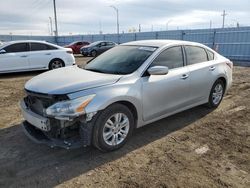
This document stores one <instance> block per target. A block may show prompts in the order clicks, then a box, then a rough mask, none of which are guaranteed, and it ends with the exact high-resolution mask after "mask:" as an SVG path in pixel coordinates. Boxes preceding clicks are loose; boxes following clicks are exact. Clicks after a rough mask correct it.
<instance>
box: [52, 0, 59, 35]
mask: <svg viewBox="0 0 250 188" xmlns="http://www.w3.org/2000/svg"><path fill="white" fill-rule="evenodd" d="M53 6H54V16H55V29H56V30H55V36H56V37H58V28H57V15H56V0H53Z"/></svg>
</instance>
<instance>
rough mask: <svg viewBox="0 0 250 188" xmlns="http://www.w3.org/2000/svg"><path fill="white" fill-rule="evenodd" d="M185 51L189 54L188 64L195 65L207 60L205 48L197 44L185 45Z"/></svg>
mask: <svg viewBox="0 0 250 188" xmlns="http://www.w3.org/2000/svg"><path fill="white" fill-rule="evenodd" d="M185 51H186V55H187V64H188V65H193V64H196V63H201V62H204V61H207V60H208V58H207V53H206V51H205V49H203V48H201V47H197V46H185Z"/></svg>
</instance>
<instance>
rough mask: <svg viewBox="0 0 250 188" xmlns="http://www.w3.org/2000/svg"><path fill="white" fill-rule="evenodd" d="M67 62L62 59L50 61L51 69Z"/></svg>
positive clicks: (62, 65)
mask: <svg viewBox="0 0 250 188" xmlns="http://www.w3.org/2000/svg"><path fill="white" fill-rule="evenodd" d="M64 66H65V64H64V62H63V61H62V60H61V59H54V60H52V61H51V62H50V63H49V70H53V69H57V68H61V67H64Z"/></svg>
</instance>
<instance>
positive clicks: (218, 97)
mask: <svg viewBox="0 0 250 188" xmlns="http://www.w3.org/2000/svg"><path fill="white" fill-rule="evenodd" d="M224 92H225V84H224V82H223V81H222V80H220V79H219V80H216V82H215V83H214V85H213V87H212V89H211V91H210V95H209V101H208V106H209V107H210V108H216V107H218V106H219V104H220V103H221V101H222V98H223V95H224Z"/></svg>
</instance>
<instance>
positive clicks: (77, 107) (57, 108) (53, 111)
mask: <svg viewBox="0 0 250 188" xmlns="http://www.w3.org/2000/svg"><path fill="white" fill-rule="evenodd" d="M94 97H95V94H93V95H88V96H84V97H80V98H77V99H73V100H68V101H61V102H57V103H55V104H53V105H52V106H50V107H48V108H47V109H46V114H47V115H48V116H55V117H59V118H60V117H61V118H63V117H77V116H80V115H82V114H84V113H85V107H86V106H87V105H88V104H89V103H90V102H91V101H92V100H93V98H94Z"/></svg>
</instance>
